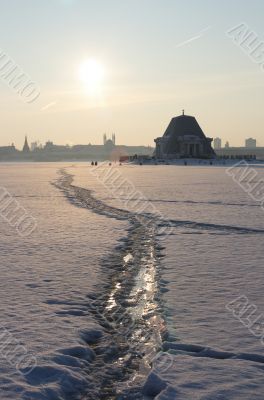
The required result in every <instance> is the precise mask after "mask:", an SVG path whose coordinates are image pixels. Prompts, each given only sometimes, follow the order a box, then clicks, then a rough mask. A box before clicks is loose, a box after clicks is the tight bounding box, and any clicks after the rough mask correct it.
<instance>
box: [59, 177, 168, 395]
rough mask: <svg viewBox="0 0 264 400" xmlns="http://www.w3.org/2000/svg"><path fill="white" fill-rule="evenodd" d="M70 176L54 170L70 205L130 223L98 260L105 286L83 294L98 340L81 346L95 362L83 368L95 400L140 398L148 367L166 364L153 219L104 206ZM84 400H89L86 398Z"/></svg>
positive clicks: (158, 253)
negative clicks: (99, 330)
mask: <svg viewBox="0 0 264 400" xmlns="http://www.w3.org/2000/svg"><path fill="white" fill-rule="evenodd" d="M73 179H74V178H73V176H71V175H69V174H68V173H67V172H66V171H65V170H60V178H59V179H58V180H57V181H56V182H55V183H54V184H55V186H56V187H57V188H58V189H60V190H61V191H62V192H63V193H64V195H65V196H66V197H67V198H68V200H69V201H70V202H71V203H72V204H74V205H75V206H78V207H82V208H86V209H89V210H91V211H92V212H95V213H97V214H100V215H104V216H106V217H110V218H116V219H121V220H123V219H124V220H126V221H128V222H129V223H130V228H129V229H128V234H127V237H126V238H125V239H123V241H122V242H123V244H122V245H120V246H119V247H118V248H116V249H114V251H113V252H112V253H111V254H109V255H108V257H107V258H105V259H103V260H102V261H101V266H102V271H103V273H105V274H107V276H108V280H107V282H108V283H107V284H104V285H102V284H100V286H99V285H98V292H97V295H96V296H95V295H94V294H91V295H87V297H88V299H89V301H88V302H87V307H88V309H89V312H90V315H91V316H92V318H94V319H95V321H96V322H97V323H98V324H99V325H100V326H101V327H102V329H103V332H104V334H103V336H102V337H98V340H94V342H88V343H87V344H88V345H89V346H90V347H91V348H92V349H93V351H94V353H95V355H96V356H95V359H94V361H93V362H92V363H91V365H90V368H88V369H87V374H88V375H89V380H90V381H92V382H93V383H94V388H95V389H96V391H97V396H96V398H97V399H100V400H101V399H108V400H110V399H141V398H142V394H141V392H142V386H143V384H144V382H145V379H146V376H147V374H148V373H149V371H150V368H151V367H153V365H154V364H155V365H158V366H159V365H161V366H162V365H163V364H165V363H166V360H165V359H164V354H165V353H163V352H162V351H161V350H162V343H163V341H164V340H165V338H166V335H167V331H166V326H165V322H164V320H163V318H162V313H161V307H162V305H161V302H160V299H159V297H158V293H159V279H158V275H159V259H160V258H161V257H162V246H161V245H159V243H158V241H157V224H156V222H155V220H154V218H153V217H150V216H140V217H139V216H136V215H135V214H133V213H131V212H129V211H126V210H122V209H118V208H114V207H111V206H108V205H106V204H104V203H103V202H101V201H100V200H97V199H96V198H95V197H94V196H93V195H92V193H91V191H90V190H88V189H84V188H81V187H78V186H74V185H73V184H72V183H73ZM83 399H84V400H88V399H95V393H94V390H93V394H92V395H91V396H90V395H89V393H88V394H86V395H85V396H84V397H83Z"/></svg>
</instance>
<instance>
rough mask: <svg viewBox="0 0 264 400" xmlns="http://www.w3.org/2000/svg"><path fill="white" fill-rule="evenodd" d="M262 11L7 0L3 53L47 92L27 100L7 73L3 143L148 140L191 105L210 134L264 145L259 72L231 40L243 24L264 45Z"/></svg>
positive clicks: (2, 85)
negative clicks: (83, 74) (86, 66)
mask: <svg viewBox="0 0 264 400" xmlns="http://www.w3.org/2000/svg"><path fill="white" fill-rule="evenodd" d="M263 15H264V2H263V0H259V1H258V0H253V1H248V0H247V1H245V0H242V1H241V0H237V1H236V0H233V1H232V0H231V1H230V0H224V1H223V0H222V1H221V2H220V1H216V0H215V1H212V0H211V1H209V0H193V1H188V0H187V1H186V0H185V1H178V0H0V38H1V41H0V48H1V50H2V51H4V52H5V53H6V54H8V55H9V56H10V57H11V58H12V59H13V60H15V62H16V63H17V64H18V65H19V67H20V68H22V70H23V71H24V72H26V73H27V74H28V75H29V76H30V77H31V79H32V80H34V81H36V82H37V83H38V85H39V87H40V96H39V98H38V99H37V100H36V101H35V102H33V103H31V104H27V103H26V102H24V101H22V99H21V97H20V96H18V95H17V94H15V93H14V91H13V90H12V89H11V88H9V87H8V85H7V84H6V82H5V81H4V80H3V79H1V78H0V102H1V108H0V110H1V111H0V114H1V115H0V132H1V134H0V143H1V145H8V144H10V143H11V142H14V143H15V144H16V146H17V147H18V148H20V147H21V146H22V143H23V140H24V135H25V134H26V133H27V134H28V137H29V141H30V142H32V141H35V140H40V141H41V142H45V141H46V140H49V139H50V140H52V141H54V142H55V143H59V144H63V143H69V144H77V143H89V142H91V143H95V144H100V143H102V136H103V133H104V132H107V133H109V134H110V133H112V132H115V133H116V136H117V143H118V144H131V145H133V144H145V145H153V144H154V143H153V139H154V138H155V137H157V136H161V135H162V134H163V133H164V130H165V128H166V126H167V125H168V123H169V121H170V119H171V118H172V117H173V116H176V115H178V114H180V113H181V110H182V109H183V108H184V109H185V110H186V114H189V115H194V116H195V117H196V118H197V120H198V122H199V123H200V125H201V127H202V129H203V130H204V132H205V133H206V134H207V135H208V136H211V137H216V136H220V137H222V139H223V141H225V140H229V141H230V143H231V144H233V145H243V144H244V139H245V138H246V137H250V136H252V137H255V138H256V139H257V141H258V144H259V145H263V146H264V138H263V130H264V112H263V100H264V69H261V68H260V67H259V65H257V64H256V63H254V62H253V61H252V60H251V59H250V57H249V56H248V55H247V54H245V52H243V51H242V50H241V49H240V48H239V47H238V46H236V45H235V44H234V43H233V42H232V40H231V39H230V37H228V36H227V35H226V31H228V30H229V29H231V28H232V27H234V26H236V25H238V24H239V23H242V22H245V23H246V24H247V25H248V26H249V27H250V28H251V29H252V30H253V31H255V32H256V33H257V34H258V35H259V39H260V40H264V28H263ZM89 59H93V60H96V62H97V63H98V64H99V67H100V68H101V69H103V75H104V76H103V78H102V79H101V76H99V78H98V70H96V71H95V72H93V71H92V72H88V76H87V80H88V84H89V82H91V81H92V80H93V79H95V80H96V79H98V80H100V82H99V83H98V85H100V92H99V89H98V92H99V93H95V94H94V93H91V92H90V91H89V90H87V82H84V81H83V80H81V79H80V73H79V72H78V71H79V70H80V65H82V63H83V62H85V61H86V60H89ZM99 72H100V71H99ZM89 74H90V76H89ZM94 74H95V75H94ZM96 74H97V75H96Z"/></svg>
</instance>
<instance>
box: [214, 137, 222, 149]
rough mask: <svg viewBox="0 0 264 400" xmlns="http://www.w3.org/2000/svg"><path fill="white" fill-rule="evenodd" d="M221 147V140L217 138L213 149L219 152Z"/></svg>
mask: <svg viewBox="0 0 264 400" xmlns="http://www.w3.org/2000/svg"><path fill="white" fill-rule="evenodd" d="M221 147H222V140H221V138H219V137H217V138H215V139H214V149H215V150H219V149H221Z"/></svg>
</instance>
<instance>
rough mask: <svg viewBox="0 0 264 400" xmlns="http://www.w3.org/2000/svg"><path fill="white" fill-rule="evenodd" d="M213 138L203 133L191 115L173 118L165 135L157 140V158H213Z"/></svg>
mask: <svg viewBox="0 0 264 400" xmlns="http://www.w3.org/2000/svg"><path fill="white" fill-rule="evenodd" d="M212 140H213V139H212V138H208V137H206V136H205V134H204V133H203V131H202V129H201V128H200V126H199V124H198V122H197V121H196V119H195V118H194V117H192V116H190V115H185V114H184V110H183V112H182V115H179V116H178V117H175V118H172V120H171V122H170V123H169V126H168V127H167V129H166V131H165V133H164V135H163V136H162V137H159V138H157V139H155V140H154V141H155V143H156V150H155V156H156V158H161V159H176V158H185V157H188V158H212V157H215V152H214V150H213V148H212V145H211V143H212Z"/></svg>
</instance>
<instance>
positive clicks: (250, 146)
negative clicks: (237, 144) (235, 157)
mask: <svg viewBox="0 0 264 400" xmlns="http://www.w3.org/2000/svg"><path fill="white" fill-rule="evenodd" d="M245 147H246V148H247V149H255V148H256V147H257V141H256V139H253V138H249V139H246V140H245Z"/></svg>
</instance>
